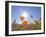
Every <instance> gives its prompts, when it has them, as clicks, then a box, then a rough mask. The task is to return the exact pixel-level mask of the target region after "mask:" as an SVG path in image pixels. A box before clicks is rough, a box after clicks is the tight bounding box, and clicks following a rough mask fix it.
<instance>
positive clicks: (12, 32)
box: [9, 3, 44, 35]
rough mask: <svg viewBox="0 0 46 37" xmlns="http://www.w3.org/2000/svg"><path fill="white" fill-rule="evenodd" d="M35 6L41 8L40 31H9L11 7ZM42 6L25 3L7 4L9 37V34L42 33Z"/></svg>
mask: <svg viewBox="0 0 46 37" xmlns="http://www.w3.org/2000/svg"><path fill="white" fill-rule="evenodd" d="M12 5H16V6H35V7H41V19H42V20H41V24H42V25H41V30H30V31H12V30H11V6H12ZM43 12H44V11H43V5H42V4H25V3H9V35H11V34H26V33H42V32H43V31H44V23H43V21H44V20H43V19H44V18H43V16H44V13H43Z"/></svg>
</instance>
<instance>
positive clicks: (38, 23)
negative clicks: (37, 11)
mask: <svg viewBox="0 0 46 37" xmlns="http://www.w3.org/2000/svg"><path fill="white" fill-rule="evenodd" d="M40 29H41V20H35V24H34V23H32V24H29V25H21V24H16V23H13V24H12V31H21V30H40Z"/></svg>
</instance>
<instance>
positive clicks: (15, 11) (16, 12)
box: [12, 5, 41, 21]
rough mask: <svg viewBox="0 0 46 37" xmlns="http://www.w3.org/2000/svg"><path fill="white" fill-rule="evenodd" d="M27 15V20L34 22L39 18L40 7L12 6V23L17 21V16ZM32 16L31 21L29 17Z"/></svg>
mask: <svg viewBox="0 0 46 37" xmlns="http://www.w3.org/2000/svg"><path fill="white" fill-rule="evenodd" d="M24 11H25V12H26V13H27V14H28V17H27V19H29V20H35V19H38V18H40V17H41V7H32V6H15V5H13V6H12V21H13V20H15V19H16V20H17V19H18V18H19V16H21V15H22V14H23V12H24ZM31 15H32V16H33V18H32V19H31V18H30V17H29V16H31Z"/></svg>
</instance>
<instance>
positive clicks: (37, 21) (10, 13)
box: [5, 1, 45, 36]
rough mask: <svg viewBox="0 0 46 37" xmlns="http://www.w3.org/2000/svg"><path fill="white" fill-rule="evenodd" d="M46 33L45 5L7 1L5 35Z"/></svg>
mask: <svg viewBox="0 0 46 37" xmlns="http://www.w3.org/2000/svg"><path fill="white" fill-rule="evenodd" d="M44 33H45V4H44V3H37V2H22V1H21V2H20V1H5V35H6V36H16V35H17V36H18V35H32V34H44Z"/></svg>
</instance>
